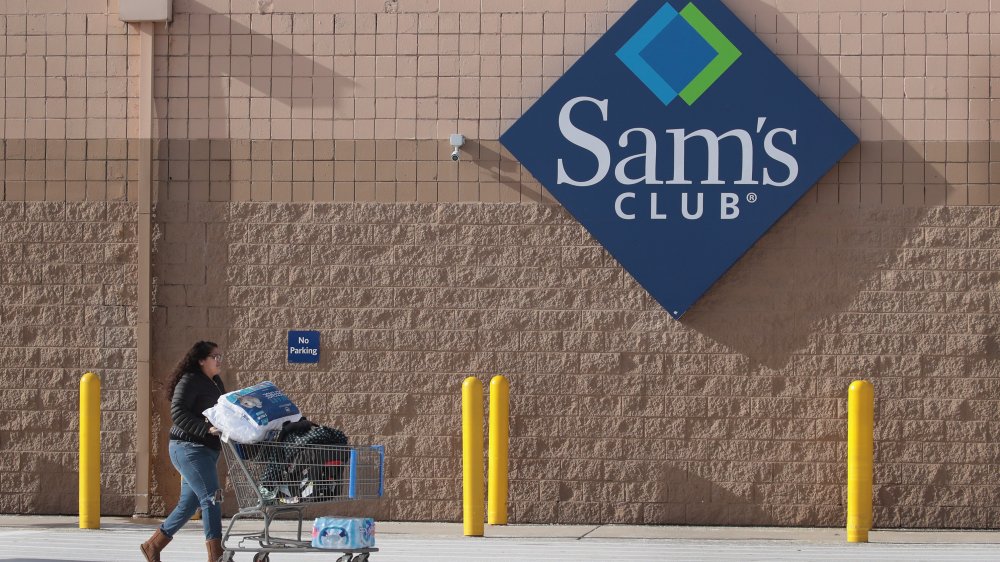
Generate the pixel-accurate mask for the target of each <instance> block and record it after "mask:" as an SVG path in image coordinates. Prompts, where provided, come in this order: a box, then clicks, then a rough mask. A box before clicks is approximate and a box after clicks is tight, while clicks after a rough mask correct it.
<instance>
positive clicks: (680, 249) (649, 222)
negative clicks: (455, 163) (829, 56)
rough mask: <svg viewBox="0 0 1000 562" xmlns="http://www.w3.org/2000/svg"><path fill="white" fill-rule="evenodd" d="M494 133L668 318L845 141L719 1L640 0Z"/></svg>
mask: <svg viewBox="0 0 1000 562" xmlns="http://www.w3.org/2000/svg"><path fill="white" fill-rule="evenodd" d="M500 141H501V142H502V143H503V145H504V146H505V147H506V148H507V149H508V150H509V151H510V152H511V153H512V154H513V155H514V156H515V157H517V159H518V160H519V161H520V162H521V163H522V164H523V165H524V167H525V168H527V170H528V171H529V172H531V173H532V174H533V175H534V176H535V177H536V178H537V179H538V180H539V181H540V182H541V183H542V185H544V186H545V188H546V189H548V190H549V192H550V193H552V195H553V196H554V197H555V198H556V199H558V200H559V202H560V203H561V204H562V205H563V206H564V207H566V209H567V210H568V211H569V212H570V213H572V214H573V216H575V217H576V218H577V220H579V221H580V223H581V224H583V226H584V227H586V228H587V230H588V231H590V233H591V234H592V235H593V236H594V238H596V239H597V240H598V241H599V242H600V243H601V244H602V245H604V247H605V248H607V250H608V251H609V252H610V253H611V255H613V256H614V257H615V259H617V260H618V261H619V262H620V263H621V264H622V266H623V267H624V268H625V269H626V270H627V271H628V272H629V273H630V274H631V275H632V276H633V277H634V278H635V279H636V281H638V282H639V283H640V284H641V285H642V286H643V287H645V288H646V290H647V291H649V293H650V294H651V295H652V296H653V297H654V298H655V299H656V300H657V301H658V302H659V303H660V304H661V305H662V306H663V307H664V308H665V309H666V310H667V311H668V312H669V313H670V314H671V315H672V316H674V317H675V318H680V317H681V316H682V315H683V314H684V313H685V312H686V311H687V310H688V309H690V308H691V306H693V305H694V303H695V302H696V301H697V300H698V298H699V297H700V296H701V295H702V294H704V293H705V291H707V290H708V289H709V288H710V287H711V286H712V284H713V283H715V282H716V281H717V280H718V279H719V278H720V277H721V276H722V275H723V274H724V273H725V272H726V271H727V270H728V269H729V268H730V267H732V265H733V264H734V263H736V261H737V260H738V259H739V258H740V257H741V256H742V255H743V254H744V253H746V251H747V250H748V249H750V247H751V246H753V244H754V243H755V242H756V241H757V240H758V239H759V238H760V237H761V236H763V234H764V233H765V232H767V230H768V229H769V228H770V227H771V226H772V225H774V223H775V222H777V221H778V220H779V219H780V218H781V217H782V215H784V214H785V213H786V212H787V211H788V210H789V209H790V208H791V207H792V205H794V204H795V202H796V201H798V200H799V199H800V198H801V197H802V196H803V195H804V194H805V193H806V192H807V191H808V190H809V189H810V188H811V187H812V186H813V185H814V184H815V183H816V182H817V181H818V180H819V178H820V177H822V176H823V174H825V173H826V172H827V171H828V170H829V169H830V168H831V167H832V166H833V165H834V164H836V163H837V161H838V160H840V159H841V158H842V157H843V156H844V154H845V153H846V152H847V151H849V150H850V149H851V148H852V147H854V145H856V144H857V142H858V139H857V137H856V136H855V135H854V133H852V132H851V131H850V129H848V128H847V126H846V125H844V123H843V122H842V121H841V120H840V119H839V118H838V117H837V116H836V115H834V114H833V113H832V112H831V111H830V110H829V109H828V108H827V107H826V106H825V105H824V104H823V102H822V101H820V100H819V99H818V98H817V97H816V96H815V95H814V94H813V93H812V92H811V91H809V89H808V88H807V87H806V86H805V85H804V84H803V83H802V82H801V81H800V80H799V79H798V78H797V77H796V76H795V75H794V74H792V72H791V71H790V70H788V68H787V67H785V66H784V64H782V63H781V61H780V60H778V58H777V57H775V56H774V54H773V53H771V52H770V51H769V50H768V49H767V47H765V46H764V44H763V43H761V42H760V40H758V39H757V37H755V36H754V34H753V33H752V32H751V31H750V30H749V29H747V28H746V26H744V25H743V24H742V23H741V22H740V21H739V19H737V18H736V17H735V16H734V15H733V14H732V13H731V12H730V11H729V10H728V9H727V8H726V7H725V6H724V5H723V4H722V2H721V0H668V1H666V2H664V0H639V1H638V2H637V3H636V4H635V5H634V6H633V7H632V8H631V9H630V10H629V11H628V12H626V13H625V14H624V15H622V17H621V19H619V21H618V22H617V23H616V24H615V25H614V26H613V27H612V28H611V29H610V30H608V32H607V33H606V34H605V35H604V36H603V37H602V38H601V39H600V40H598V41H597V43H596V44H595V45H594V46H593V47H592V48H591V49H590V50H588V51H587V52H586V53H585V54H584V55H583V57H581V58H580V60H579V61H577V63H576V64H574V65H573V66H572V67H571V68H570V69H569V70H568V71H567V72H566V74H564V75H563V76H562V78H560V79H559V80H558V81H556V83H555V84H554V85H553V86H552V87H551V88H550V89H549V90H548V91H547V92H545V94H544V95H543V96H542V97H541V98H540V99H539V100H538V101H537V102H536V103H535V104H534V105H532V107H531V108H530V109H528V111H526V112H525V114H524V115H523V116H522V117H521V118H520V119H519V120H518V121H517V122H515V123H514V124H513V125H512V126H511V127H510V129H508V130H507V131H506V132H505V133H504V134H503V135H502V136H501V137H500Z"/></svg>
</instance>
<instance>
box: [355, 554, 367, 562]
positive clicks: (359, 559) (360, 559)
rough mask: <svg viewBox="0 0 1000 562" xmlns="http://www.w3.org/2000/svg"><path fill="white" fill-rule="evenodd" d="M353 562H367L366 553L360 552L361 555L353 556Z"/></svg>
mask: <svg viewBox="0 0 1000 562" xmlns="http://www.w3.org/2000/svg"><path fill="white" fill-rule="evenodd" d="M353 562H368V553H367V552H362V553H361V554H359V555H357V556H355V557H354V561H353Z"/></svg>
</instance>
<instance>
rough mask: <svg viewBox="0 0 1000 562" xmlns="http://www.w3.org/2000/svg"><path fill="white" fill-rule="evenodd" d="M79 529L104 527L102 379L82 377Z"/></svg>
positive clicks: (95, 376) (89, 376) (87, 375)
mask: <svg viewBox="0 0 1000 562" xmlns="http://www.w3.org/2000/svg"><path fill="white" fill-rule="evenodd" d="M80 528H81V529H100V528H101V379H100V377H98V376H97V375H95V374H94V373H87V374H85V375H83V378H81V379H80Z"/></svg>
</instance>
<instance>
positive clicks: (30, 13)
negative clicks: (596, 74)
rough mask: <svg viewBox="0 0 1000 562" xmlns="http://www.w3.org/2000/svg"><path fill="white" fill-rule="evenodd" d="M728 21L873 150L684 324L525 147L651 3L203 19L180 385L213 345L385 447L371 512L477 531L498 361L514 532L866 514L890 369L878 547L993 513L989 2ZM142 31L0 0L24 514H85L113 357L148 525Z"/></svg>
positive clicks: (156, 361) (171, 123)
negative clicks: (464, 465)
mask: <svg viewBox="0 0 1000 562" xmlns="http://www.w3.org/2000/svg"><path fill="white" fill-rule="evenodd" d="M726 3H727V5H729V6H730V8H731V9H733V10H734V12H736V13H737V15H738V16H739V17H740V18H741V19H742V20H743V21H744V22H745V23H746V24H747V25H748V26H750V27H751V28H752V29H753V30H754V31H755V32H756V33H757V35H758V37H760V38H761V39H762V40H763V41H764V42H765V43H767V44H768V45H769V46H770V48H771V49H772V50H773V51H775V52H776V53H777V54H778V56H779V57H780V58H781V59H782V60H783V61H784V62H785V63H786V64H787V65H788V66H789V67H790V68H792V70H793V71H794V72H795V73H796V74H797V75H799V76H800V77H801V78H802V79H803V81H805V82H806V84H808V85H809V86H810V88H811V89H812V90H813V91H814V92H816V93H817V94H818V95H820V96H821V97H822V99H823V100H824V101H825V102H826V103H827V104H828V105H829V106H830V107H831V108H832V109H833V110H834V111H835V112H836V113H837V114H838V115H839V116H840V117H841V118H843V119H844V120H845V121H846V122H847V123H848V124H849V125H850V126H851V128H852V129H853V130H854V131H855V132H856V133H858V135H859V136H860V138H861V140H862V143H861V145H860V146H859V147H858V148H857V149H855V150H854V151H852V152H851V153H850V154H848V156H847V157H846V158H845V159H844V161H843V162H841V163H840V164H839V165H838V166H837V167H835V168H834V169H833V170H832V171H831V172H830V174H828V175H827V176H826V177H825V178H824V179H823V180H822V181H821V182H820V184H819V185H818V186H817V187H816V188H815V189H814V190H813V191H811V192H810V193H809V194H807V196H806V198H805V199H804V200H803V202H802V203H800V204H799V205H798V206H797V207H796V208H795V209H793V211H792V212H791V213H790V214H789V215H788V216H787V217H785V218H784V219H782V221H781V222H779V224H778V225H777V227H776V228H775V229H774V230H773V231H772V232H771V233H770V234H769V235H767V236H766V237H765V238H764V239H763V240H762V241H761V242H760V243H758V244H757V245H756V246H755V247H754V249H753V250H752V251H751V253H750V254H749V255H747V256H746V257H745V258H744V259H743V260H741V261H740V262H739V263H738V264H737V266H736V267H735V268H734V269H733V270H732V271H730V272H729V273H728V274H727V275H726V276H725V277H723V278H722V280H720V282H719V283H718V284H717V285H716V286H715V287H714V288H713V289H712V290H711V291H710V292H709V293H708V294H707V295H706V296H705V297H704V298H703V299H702V300H701V301H700V302H699V304H698V305H696V306H695V307H694V308H693V309H692V310H691V311H690V313H689V314H688V315H686V316H685V318H684V321H683V322H674V321H672V320H670V319H669V317H668V316H667V315H666V314H665V313H664V312H663V311H662V310H660V309H659V307H658V306H657V305H655V303H654V302H653V301H652V300H651V299H650V298H649V297H648V295H646V294H645V292H643V291H642V290H641V289H640V288H638V287H637V286H636V285H635V283H634V282H633V281H632V279H631V277H629V276H628V275H627V274H626V273H624V272H623V271H622V269H621V268H620V267H619V266H618V265H617V264H616V262H614V260H612V259H611V258H610V257H609V256H608V255H607V254H606V253H605V252H604V251H603V250H602V249H601V248H600V247H599V246H597V245H596V244H595V243H594V241H593V240H592V239H591V238H589V236H588V235H586V233H585V232H584V231H583V230H582V228H581V227H579V226H578V225H577V224H576V223H575V222H574V221H573V220H572V219H571V218H570V217H568V216H567V215H566V214H565V213H564V212H563V211H562V210H560V209H559V208H558V207H557V206H555V205H553V204H552V203H553V202H552V200H551V198H550V197H549V196H548V195H547V194H546V193H545V192H544V190H543V189H542V188H541V187H540V186H539V185H538V183H537V182H536V181H535V180H534V179H533V178H532V177H531V176H530V175H529V174H527V173H526V172H525V171H524V170H523V169H522V168H521V167H520V166H519V165H518V164H517V163H516V162H515V161H513V160H512V159H511V158H510V156H509V154H507V153H506V152H505V151H504V150H503V149H502V148H501V147H500V146H499V143H498V141H497V138H498V136H499V133H500V132H502V131H503V130H505V129H506V127H507V126H508V125H509V124H510V123H512V122H513V120H514V119H516V118H518V117H519V116H520V115H521V113H522V112H523V110H524V109H525V108H527V107H528V106H529V105H530V104H531V103H533V102H534V100H535V99H537V97H538V96H539V95H540V94H541V93H542V92H543V91H544V90H545V89H546V88H547V87H548V86H549V85H551V84H552V83H553V82H554V81H555V80H556V79H557V78H558V77H559V76H560V75H561V74H562V73H563V71H564V70H565V69H566V68H568V66H569V65H571V64H573V63H574V62H575V61H576V60H577V58H578V57H579V56H580V55H581V54H582V53H583V52H584V51H585V50H586V48H587V47H588V46H589V45H591V44H593V42H594V41H596V40H597V38H598V37H600V35H601V34H602V33H603V32H604V31H605V30H606V29H607V28H608V26H609V25H611V24H613V23H614V21H615V20H616V19H617V17H618V15H619V14H620V13H622V11H624V10H625V9H626V8H627V7H628V6H629V5H631V2H629V1H627V0H600V1H595V2H591V1H587V2H584V1H578V0H545V1H532V2H526V1H524V2H522V1H518V0H497V1H490V2H466V1H464V0H447V1H446V0H433V1H424V0H398V1H389V2H385V1H384V0H356V1H355V2H353V3H350V2H337V3H335V4H334V3H329V4H327V3H322V2H314V1H311V0H305V1H294V0H275V1H264V2H257V1H250V0H247V1H246V2H230V1H229V0H224V1H223V0H175V2H174V7H175V19H174V22H173V23H172V24H170V25H169V26H158V27H157V37H156V41H155V54H156V56H155V73H156V79H155V82H154V89H155V112H156V116H157V118H156V120H155V123H154V136H155V137H156V138H157V139H158V140H157V141H156V142H155V153H156V156H155V160H156V161H155V166H154V173H155V175H156V176H155V180H156V181H155V189H156V196H155V200H156V201H157V204H156V210H155V212H156V216H155V221H156V232H155V234H154V245H155V254H154V275H155V277H156V294H155V299H154V302H155V309H154V316H153V322H154V326H153V330H154V356H153V371H154V391H155V392H159V391H160V390H162V388H161V387H162V383H163V379H164V378H165V376H166V373H167V372H168V371H169V369H170V367H171V366H172V363H173V362H174V361H176V359H177V358H178V357H179V356H180V354H181V353H182V352H183V351H184V349H185V348H186V347H187V346H189V345H190V344H191V342H193V341H194V340H196V339H200V338H210V339H214V340H216V341H218V342H219V343H221V344H223V346H224V347H225V348H226V351H227V353H228V357H229V358H230V359H231V361H230V362H229V364H228V365H227V374H226V376H227V377H228V379H229V383H230V384H231V385H238V384H244V383H250V382H255V381H256V380H258V379H259V378H262V377H264V376H267V377H269V378H272V379H274V380H275V381H276V382H278V383H279V384H280V385H281V386H283V387H284V388H286V389H287V390H288V391H289V392H290V393H292V395H293V396H294V397H295V398H296V399H297V400H298V401H299V402H300V403H301V405H302V406H303V408H304V409H305V410H306V411H307V412H308V413H310V414H311V415H312V416H313V417H315V418H317V419H320V420H323V421H328V422H330V423H334V424H337V425H340V426H342V427H344V428H345V429H346V430H347V431H348V433H350V434H351V435H352V437H354V438H355V439H356V440H359V441H368V440H372V441H380V442H384V443H386V445H387V446H388V448H389V452H390V460H389V465H388V469H389V476H390V479H389V481H388V488H387V490H388V492H389V499H387V500H385V501H383V502H381V503H380V504H378V505H371V506H369V505H365V506H360V507H357V508H355V509H358V510H367V511H370V512H372V513H375V514H376V515H378V516H379V517H381V518H394V519H457V518H458V517H460V511H459V510H460V501H459V500H460V496H459V493H460V481H459V455H460V442H459V439H460V436H459V433H458V431H459V412H458V409H459V396H458V394H459V386H460V384H461V381H462V379H463V378H464V377H465V376H468V375H470V374H472V375H477V376H480V377H481V378H482V379H483V381H484V382H486V381H487V379H488V377H489V376H490V375H492V374H494V373H497V372H502V373H505V374H508V375H509V376H510V378H511V380H512V392H513V396H514V399H513V403H512V416H513V425H512V429H511V440H512V441H511V445H512V450H511V482H512V495H511V501H512V519H513V520H514V521H517V522H555V521H559V522H622V523H714V524H736V523H744V524H781V525H804V524H819V525H839V524H841V523H842V522H843V510H844V508H843V495H842V494H843V486H844V472H845V469H844V466H843V464H842V460H843V456H844V444H843V441H844V431H845V422H844V408H845V405H844V396H845V393H846V388H847V385H848V383H849V382H850V381H851V380H852V379H853V378H855V377H869V378H871V379H872V380H873V382H874V383H875V386H876V392H877V398H878V401H877V404H878V412H877V416H878V425H877V427H878V430H877V431H878V434H877V443H878V445H877V450H876V455H877V459H876V460H877V465H876V466H877V468H876V481H877V485H878V489H877V494H876V505H877V507H876V524H877V525H879V526H904V527H905V526H931V527H935V526H947V527H994V526H996V523H995V521H996V520H997V515H998V511H1000V507H998V506H1000V501H998V499H1000V498H998V488H997V487H996V486H995V480H996V475H997V470H998V466H1000V450H998V448H997V445H996V444H995V441H996V439H995V437H996V433H997V431H998V429H997V426H996V422H995V421H994V418H995V416H993V415H992V412H993V411H994V410H996V409H997V407H998V406H1000V404H998V401H1000V389H998V387H997V384H998V382H997V381H998V373H997V370H996V367H997V365H996V361H997V354H998V348H997V344H996V340H995V336H994V335H993V333H994V332H995V331H996V330H995V326H994V324H995V323H996V322H997V321H996V310H997V304H996V303H995V302H994V300H995V295H996V294H997V284H996V281H997V279H996V275H995V273H994V270H995V269H996V266H995V264H994V263H993V262H994V257H993V255H994V253H995V252H996V250H997V248H996V240H995V235H996V233H995V232H994V229H996V228H998V224H1000V215H998V214H997V210H996V209H995V208H994V207H992V206H993V205H996V204H997V203H1000V189H998V187H997V181H996V180H997V178H998V177H1000V176H998V173H1000V168H997V167H996V165H995V164H993V162H992V161H993V160H995V159H996V155H997V154H1000V148H998V145H997V144H996V143H994V142H992V139H993V137H994V136H995V135H993V134H992V133H993V129H992V125H993V124H994V123H995V122H996V120H997V119H1000V113H998V109H997V107H998V106H997V105H996V102H995V101H994V98H995V97H996V88H997V85H996V81H995V80H994V79H993V78H992V77H993V76H995V75H997V74H998V71H1000V69H998V68H997V64H998V63H997V62H996V61H998V60H1000V58H998V57H997V56H996V55H997V52H996V50H997V47H996V45H997V44H998V43H997V37H998V34H1000V19H998V17H997V15H996V14H995V13H994V12H995V7H991V4H990V2H989V1H988V0H966V1H958V0H923V1H920V2H917V1H914V2H909V1H908V2H905V3H904V2H903V1H902V0H884V1H875V0H866V1H865V2H860V1H859V0H851V1H839V2H818V1H815V0H812V1H810V0H803V1H795V2H775V1H763V0H728V1H727V2H726ZM333 6H335V9H334V8H333ZM115 9H116V5H115V2H111V1H108V0H34V1H31V2H27V1H24V0H7V1H6V2H3V3H0V32H2V33H3V36H4V41H0V74H2V76H3V89H2V90H0V91H2V92H3V93H2V99H0V101H2V103H0V149H2V154H3V159H2V160H0V193H2V196H0V199H2V201H0V260H2V261H0V294H2V295H3V299H2V300H0V330H2V331H3V333H4V334H5V335H6V336H8V337H5V338H3V339H2V340H0V354H2V355H0V357H2V358H3V359H4V360H3V361H2V362H0V377H2V378H0V382H3V383H4V384H6V385H7V386H8V388H12V389H18V390H17V391H16V394H15V395H16V396H17V397H18V398H17V399H16V401H15V404H16V405H9V406H0V420H2V422H0V489H2V490H3V491H5V492H8V494H7V495H8V496H9V497H8V499H7V500H5V501H4V502H0V511H12V512H72V511H73V509H74V505H75V491H74V490H72V489H70V490H65V489H59V491H58V493H55V492H53V491H52V490H53V489H56V488H58V487H59V486H58V484H59V483H61V482H63V481H65V482H67V483H68V484H67V486H70V487H72V486H75V477H74V475H73V472H74V471H75V464H74V463H75V460H76V459H75V454H74V451H75V446H76V445H75V439H76V437H75V431H76V424H77V420H76V416H75V414H74V413H73V412H74V411H75V408H76V400H77V395H76V381H77V377H78V375H79V374H80V373H82V372H83V371H84V370H87V369H97V370H99V371H101V373H102V376H104V377H105V389H107V392H106V394H105V397H106V404H105V405H106V410H105V412H106V416H105V424H104V428H105V441H104V443H105V452H106V455H105V463H106V466H107V467H108V470H107V471H106V474H105V476H104V478H105V482H104V494H105V505H106V506H109V507H107V509H106V512H108V513H130V512H131V509H132V504H131V498H130V497H129V496H128V490H130V489H131V487H132V486H133V483H132V480H131V478H132V477H131V475H132V471H133V468H132V467H133V466H134V465H132V464H131V463H133V462H134V459H133V457H132V453H131V452H132V451H133V447H134V444H133V443H132V442H131V440H130V438H129V432H130V430H131V428H132V427H133V425H134V417H131V416H133V414H132V408H133V407H134V397H133V395H132V394H131V390H132V388H133V387H134V380H133V370H132V369H133V368H134V364H135V357H134V355H135V352H134V349H135V342H134V337H135V336H134V333H133V327H134V326H135V310H134V303H135V293H134V290H133V289H132V287H134V285H135V280H134V276H135V271H136V261H135V254H134V251H135V250H134V245H133V244H134V242H135V236H136V235H135V227H134V222H133V221H134V218H135V206H134V201H135V198H136V197H135V196H136V189H137V182H136V181H135V180H136V178H137V176H136V173H137V166H136V164H135V160H134V158H135V156H136V154H137V147H138V145H137V144H136V143H130V142H129V139H133V138H135V137H136V134H137V131H138V121H137V119H136V116H137V111H138V100H137V91H138V79H137V75H136V72H137V71H136V69H137V68H138V64H137V63H138V57H137V53H138V41H137V32H136V29H135V28H134V27H130V26H127V25H125V24H122V23H121V22H119V21H118V20H117V17H116V14H115ZM452 132H460V133H464V134H465V135H466V136H467V137H468V138H469V143H468V144H467V145H466V147H464V149H463V150H464V154H463V160H462V161H461V162H459V163H457V164H455V163H453V162H451V161H449V160H447V153H448V151H449V149H448V145H447V140H446V139H447V135H448V134H449V133H452ZM42 201H47V203H45V202H42ZM102 260H103V261H102ZM289 328H314V329H320V330H321V331H322V333H323V338H324V346H323V352H324V360H323V363H321V364H320V366H319V367H318V368H315V369H310V368H291V367H289V366H287V365H284V362H283V360H282V357H283V355H282V351H281V349H282V346H283V344H284V342H285V330H286V329H289ZM130 400H132V401H133V402H130ZM154 410H155V413H156V415H155V420H154V421H155V427H154V430H155V432H156V434H157V435H158V440H157V442H156V443H155V444H154V454H155V462H154V470H155V475H156V482H155V483H154V486H155V487H154V498H153V511H154V512H161V511H163V510H164V509H166V508H168V507H169V504H170V503H172V501H173V496H174V494H176V488H177V476H176V474H175V473H174V472H173V471H172V470H171V469H170V468H169V466H168V463H167V460H166V455H165V444H166V442H165V432H166V427H165V424H164V423H163V420H164V419H165V418H164V415H165V414H166V406H165V404H164V403H163V401H162V400H160V401H159V402H157V404H156V406H155V408H154ZM25 471H31V472H25ZM22 474H31V476H22ZM25 489H27V490H29V493H26V494H25V493H21V494H18V492H19V491H22V490H25ZM231 508H232V504H230V509H231Z"/></svg>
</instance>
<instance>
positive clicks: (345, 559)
mask: <svg viewBox="0 0 1000 562" xmlns="http://www.w3.org/2000/svg"><path fill="white" fill-rule="evenodd" d="M351 558H353V556H352V555H351V554H350V553H347V554H345V555H343V556H341V557H340V558H338V559H337V562H351Z"/></svg>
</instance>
